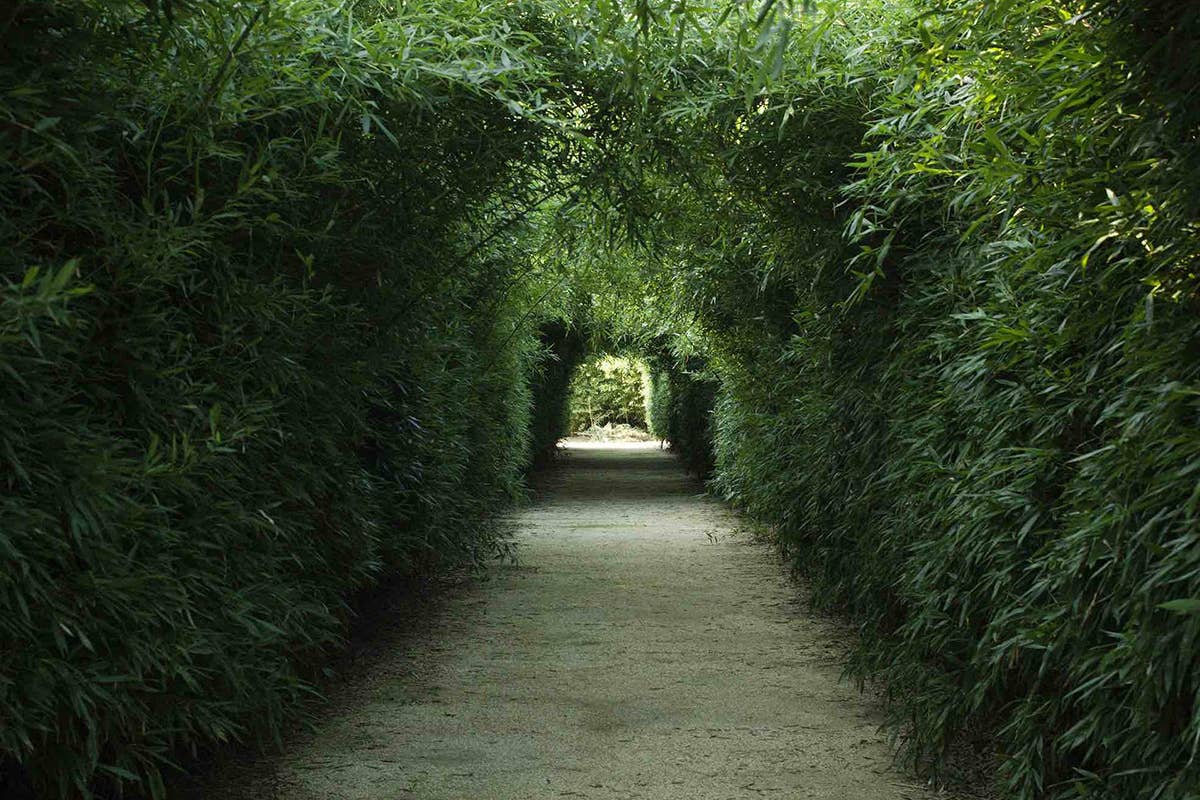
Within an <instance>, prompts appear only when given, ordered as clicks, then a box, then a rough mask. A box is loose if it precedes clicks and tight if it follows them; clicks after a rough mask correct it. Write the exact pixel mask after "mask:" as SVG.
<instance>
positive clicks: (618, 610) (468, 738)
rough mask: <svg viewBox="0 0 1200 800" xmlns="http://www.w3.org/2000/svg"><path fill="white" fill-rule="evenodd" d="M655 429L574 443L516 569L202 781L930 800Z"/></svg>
mask: <svg viewBox="0 0 1200 800" xmlns="http://www.w3.org/2000/svg"><path fill="white" fill-rule="evenodd" d="M698 492H699V487H698V486H697V485H696V484H695V483H694V482H692V481H690V480H689V479H688V478H687V477H685V475H684V474H683V472H682V471H681V469H680V468H679V466H678V465H677V464H676V463H675V461H674V459H672V458H671V457H670V456H669V455H668V454H666V453H664V452H662V451H660V450H659V449H658V447H657V445H654V444H623V445H622V444H586V443H575V444H574V445H573V446H571V447H570V448H569V449H568V451H567V453H566V455H565V457H564V464H563V465H562V466H561V467H559V468H558V469H557V470H556V471H555V472H554V473H553V474H552V475H551V477H550V479H549V482H548V485H547V487H546V491H545V496H544V497H542V498H541V499H539V501H538V502H536V503H534V504H533V505H531V506H530V507H529V508H527V509H525V510H524V511H522V512H520V514H519V515H518V518H517V519H516V527H517V538H518V541H519V563H518V564H516V565H511V566H504V567H499V568H497V569H496V570H495V572H494V574H493V576H492V578H491V579H490V580H488V581H485V582H481V583H476V584H469V585H468V586H467V587H466V588H465V589H463V590H462V591H461V592H456V593H455V595H454V596H453V597H451V598H450V599H449V600H447V601H446V603H445V604H444V607H443V608H442V609H441V611H440V613H439V619H437V620H436V624H433V625H430V626H429V627H428V630H426V631H425V632H423V633H420V634H418V635H416V636H415V637H409V638H407V639H404V640H402V641H400V642H398V643H397V644H395V645H394V646H392V649H390V650H386V651H385V652H383V653H381V654H379V655H378V656H377V658H375V659H374V661H373V663H372V665H371V668H370V670H369V671H366V672H364V674H362V675H360V676H357V677H355V678H354V679H353V680H351V681H349V682H348V684H347V685H345V686H343V687H340V689H338V690H337V691H335V692H334V694H333V696H332V697H331V703H330V709H329V711H328V712H327V714H326V716H325V717H324V718H323V720H322V721H321V722H319V723H318V725H317V726H316V729H315V730H314V731H313V732H311V733H305V734H303V735H298V736H297V737H295V738H294V740H293V741H291V742H289V743H288V746H287V748H286V751H285V753H284V754H283V755H282V756H278V757H275V758H271V759H266V760H264V761H263V762H261V763H257V764H252V765H249V766H248V767H247V766H243V767H242V768H241V769H239V770H237V771H236V773H235V774H230V775H227V776H225V784H226V785H224V786H221V787H219V788H217V789H213V790H212V791H211V792H210V793H209V796H213V797H216V796H221V797H228V798H255V799H256V800H257V799H258V798H277V799H286V800H318V799H319V800H401V799H403V798H420V799H421V800H451V799H453V800H460V799H461V800H529V799H530V798H563V797H571V798H594V799H595V800H610V799H615V798H644V799H646V800H667V799H668V798H670V799H671V800H725V799H726V798H738V799H739V800H740V799H741V798H788V800H792V799H793V798H794V799H795V800H800V799H801V798H820V799H821V800H901V799H904V800H918V799H920V800H923V799H924V798H928V797H932V796H933V795H932V794H931V793H928V792H926V791H924V790H923V789H921V788H919V787H916V786H913V782H912V780H911V779H910V778H907V777H906V776H904V775H902V774H899V773H897V772H894V771H893V770H892V769H891V755H890V751H889V749H888V746H887V744H886V741H885V739H884V737H883V736H882V735H881V734H880V733H879V731H878V716H877V711H876V710H875V709H874V708H873V706H872V704H871V702H870V700H869V699H868V698H865V697H864V696H862V695H860V694H859V693H858V692H857V691H856V690H855V689H854V687H853V686H851V685H848V684H847V683H846V682H844V681H841V680H840V679H839V677H840V673H841V669H840V666H839V655H840V653H841V651H842V647H843V644H842V643H841V642H839V641H838V638H837V637H838V630H837V629H836V627H834V626H832V625H830V624H828V623H827V622H822V621H820V620H818V619H814V618H813V617H812V616H811V615H809V614H808V613H807V612H806V610H805V608H804V606H803V604H802V603H801V602H800V599H799V593H798V590H797V588H796V586H795V584H794V583H792V582H791V581H790V580H789V579H788V577H787V574H786V570H785V569H784V567H783V566H782V565H781V564H780V563H779V561H778V559H777V558H776V557H775V556H774V554H773V553H772V552H771V550H770V548H769V547H767V546H766V545H763V544H761V543H757V542H755V541H753V540H752V538H751V537H750V536H749V535H748V534H747V533H745V532H743V531H740V530H739V526H738V522H737V518H736V515H734V514H732V513H730V512H728V511H726V510H725V509H724V508H722V507H721V506H720V505H719V504H718V503H716V502H714V501H711V500H708V499H705V498H702V497H700V496H698Z"/></svg>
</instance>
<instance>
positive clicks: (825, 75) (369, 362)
mask: <svg viewBox="0 0 1200 800" xmlns="http://www.w3.org/2000/svg"><path fill="white" fill-rule="evenodd" d="M5 17H6V19H4V20H0V25H3V26H5V27H3V28H2V29H0V31H2V35H3V37H4V45H5V47H6V58H5V61H4V64H3V65H0V78H2V81H0V83H2V85H4V86H5V87H6V88H5V89H4V93H3V95H2V96H0V120H2V122H0V152H2V154H3V159H0V203H2V204H3V208H4V214H3V215H2V216H0V242H2V243H3V247H2V248H0V374H3V376H4V380H3V381H0V484H2V488H3V491H2V492H0V514H2V518H3V519H4V527H3V530H0V553H3V554H4V559H5V567H6V568H5V569H4V570H3V571H2V572H0V612H3V613H0V714H2V716H3V718H4V720H5V724H4V726H3V727H0V753H3V755H4V758H6V759H7V760H8V762H9V765H11V764H14V763H19V764H22V765H24V767H25V768H26V769H27V770H28V771H29V772H31V773H32V774H33V775H34V776H35V777H36V779H37V781H38V783H39V790H40V791H41V792H42V793H44V794H46V795H47V796H56V795H57V796H68V795H71V794H86V792H87V788H88V786H89V785H94V784H95V783H96V781H97V780H99V781H101V782H103V781H108V782H110V783H113V784H125V785H137V786H138V787H139V788H140V789H143V790H147V791H149V792H150V793H151V794H161V793H162V790H161V783H162V780H161V774H162V771H163V769H164V767H165V766H166V765H167V764H169V763H171V761H172V760H174V759H177V758H178V757H180V755H181V754H183V755H186V754H188V753H189V752H195V751H196V750H198V749H203V748H206V747H209V746H211V745H213V744H214V743H218V742H223V741H226V740H229V739H231V738H245V737H248V736H251V735H257V736H270V735H272V734H274V733H276V732H277V731H278V730H279V729H280V725H281V723H282V720H283V719H284V718H285V717H286V716H287V714H288V712H289V710H290V709H293V708H294V707H295V706H296V705H297V703H298V701H299V699H300V698H302V697H304V696H305V695H307V694H310V693H311V692H312V691H313V681H312V677H313V675H314V673H315V671H316V670H317V669H318V668H319V665H320V664H321V663H322V661H323V659H324V658H325V657H326V655H327V652H328V649H329V648H330V647H332V646H335V645H336V643H337V642H338V640H339V637H340V635H341V631H342V627H343V623H344V617H345V610H344V599H345V597H346V596H347V595H348V593H350V592H352V591H353V590H355V589H356V588H359V587H363V586H366V585H369V584H370V583H372V582H373V581H375V580H376V579H377V576H378V575H379V574H380V573H381V572H383V571H385V570H415V569H430V568H435V567H436V566H438V565H441V564H448V563H463V562H467V563H478V562H480V561H481V560H483V559H484V558H486V557H487V555H488V554H489V553H491V552H493V551H494V550H495V548H496V546H497V542H496V541H495V537H494V533H493V532H492V529H491V528H490V527H489V526H488V524H487V520H488V518H489V515H490V513H491V512H492V511H493V510H494V509H495V508H497V507H498V506H499V505H500V504H501V503H502V501H503V500H504V499H505V498H507V497H511V496H513V495H515V494H516V493H517V492H518V491H519V490H520V480H521V475H522V471H523V470H524V469H525V468H526V467H527V466H528V465H529V464H530V463H531V461H532V460H533V459H534V458H536V457H537V456H539V455H541V454H544V453H546V452H548V451H549V450H550V449H552V448H553V445H554V443H555V442H556V441H557V440H558V438H559V437H560V436H561V435H562V434H563V433H564V432H565V431H566V430H567V429H568V426H569V424H570V420H569V418H568V410H569V405H568V387H569V381H570V376H571V375H572V373H573V372H574V371H575V370H576V368H577V367H578V365H579V364H581V363H582V362H583V361H584V359H585V358H586V357H587V353H588V352H589V351H591V352H604V351H609V350H611V351H613V352H630V353H632V352H636V351H641V352H643V353H646V354H647V358H648V360H649V363H651V364H652V367H653V368H652V378H651V380H650V387H649V404H648V405H649V407H648V419H647V421H648V423H649V425H650V427H651V429H652V430H653V431H654V432H655V433H656V434H657V435H659V436H661V437H664V438H666V439H668V440H669V441H670V442H671V443H672V445H673V447H674V448H675V449H676V450H677V451H678V452H679V453H680V454H681V456H682V457H683V458H684V459H685V460H686V461H687V463H688V464H689V465H690V466H691V467H692V468H693V469H695V470H696V471H697V472H700V473H703V474H708V475H711V477H712V482H711V486H712V488H713V490H714V491H715V492H717V493H719V494H721V495H722V496H724V497H726V498H727V499H729V500H730V501H731V502H733V503H736V504H738V505H739V506H742V507H744V508H746V509H747V510H748V511H749V512H750V513H752V514H754V515H755V516H757V517H759V518H761V519H763V520H766V521H767V522H769V523H771V525H772V528H773V529H774V530H775V531H776V532H777V535H778V537H779V541H780V543H781V545H783V547H784V548H785V549H786V550H788V551H789V552H790V553H791V554H792V556H793V557H794V559H795V563H796V565H797V567H798V568H800V569H803V570H804V571H805V572H807V573H808V574H809V575H810V576H811V577H812V580H813V581H814V583H815V585H816V589H817V592H816V597H817V598H819V601H820V602H821V603H823V604H826V605H828V606H831V607H837V608H841V609H844V610H845V611H847V612H848V613H850V614H852V615H853V616H854V617H855V618H856V619H857V620H858V621H859V622H860V629H861V631H862V636H861V641H860V646H859V648H858V651H857V653H856V654H855V656H854V658H853V661H852V663H851V668H852V670H853V671H854V673H855V674H857V675H860V676H868V675H869V676H875V677H877V678H880V679H882V681H883V682H884V685H885V686H886V692H887V697H888V698H889V701H890V709H891V720H892V723H893V725H894V728H895V730H896V731H897V733H898V734H899V736H900V737H901V739H902V741H903V742H904V743H905V745H906V747H907V752H908V754H909V756H910V757H911V758H912V759H913V760H914V762H916V763H917V764H919V765H921V766H923V767H929V768H932V769H935V770H936V769H939V768H941V767H942V766H943V756H944V755H945V753H946V752H947V751H948V750H949V749H950V748H951V745H952V744H953V743H954V741H955V740H956V737H958V736H959V735H960V734H961V733H962V732H963V731H968V732H972V733H975V732H979V731H981V730H986V731H989V732H990V733H991V734H992V735H993V736H994V737H995V741H996V744H997V758H998V760H999V762H1000V768H1001V769H1000V772H1001V777H1002V783H1003V784H1004V788H1005V791H1006V793H1007V795H1008V796H1010V797H1013V798H1019V800H1034V799H1035V798H1055V799H1058V798H1062V799H1063V800H1065V798H1068V797H1072V798H1077V797H1084V798H1096V800H1100V798H1105V799H1107V798H1120V799H1121V800H1185V799H1186V800H1192V799H1194V798H1195V797H1196V795H1197V791H1198V790H1197V787H1198V786H1200V772H1198V770H1200V766H1198V765H1200V759H1197V753H1198V752H1200V751H1198V750H1197V748H1198V746H1200V682H1198V679H1197V675H1200V661H1198V660H1197V659H1198V656H1197V653H1198V652H1200V647H1198V646H1197V641H1198V640H1200V614H1197V613H1195V612H1196V607H1197V602H1198V601H1200V563H1198V559H1200V557H1198V556H1197V553H1200V541H1198V539H1197V536H1198V533H1197V531H1200V518H1198V517H1200V500H1198V498H1200V491H1198V490H1197V480H1198V479H1200V478H1198V475H1200V472H1198V469H1197V465H1198V464H1200V435H1198V433H1197V431H1200V424H1198V423H1200V346H1198V344H1197V343H1198V342H1200V322H1198V321H1197V320H1200V314H1198V313H1197V312H1198V311H1200V298H1198V289H1200V287H1198V285H1197V268H1196V265H1197V263H1198V262H1200V227H1198V225H1197V220H1198V219H1200V180H1197V176H1198V175H1200V145H1198V144H1197V140H1196V136H1195V130H1196V126H1197V122H1198V119H1200V110H1198V108H1200V107H1198V106H1197V104H1196V103H1195V102H1194V99H1195V98H1194V86H1193V84H1194V76H1195V75H1196V74H1197V73H1198V72H1200V64H1198V63H1197V59H1198V55H1197V54H1200V48H1198V47H1196V46H1195V44H1196V41H1197V39H1198V35H1197V34H1198V27H1200V23H1198V21H1197V20H1198V14H1197V12H1196V10H1195V9H1192V8H1182V7H1178V6H1177V5H1176V4H1170V3H1166V2H1159V1H1158V0H1095V1H1094V2H1089V0H1080V1H1079V2H1076V3H1073V4H1072V3H1063V2H1057V0H1055V1H1054V2H1051V0H1036V1H1035V2H1023V3H1016V2H1011V0H1009V1H1005V2H984V1H983V0H953V2H950V3H943V4H929V3H924V2H920V1H919V0H912V2H911V3H910V2H904V3H887V4H883V3H867V2H846V3H844V4H842V3H829V4H822V5H821V6H820V7H819V8H817V7H816V6H815V5H814V4H803V5H801V6H794V5H793V6H789V5H788V4H779V3H767V4H763V5H761V6H760V7H758V8H751V7H748V6H744V5H742V4H735V5H733V6H729V7H723V8H721V9H709V8H705V7H690V6H689V7H685V6H683V5H674V6H670V7H669V8H668V7H667V6H665V5H661V4H654V3H638V4H636V5H635V7H634V9H633V11H632V14H624V13H622V10H621V8H620V6H619V5H617V4H612V3H601V4H599V5H593V4H590V3H582V2H580V3H574V2H567V1H566V0H563V1H562V2H555V3H546V4H540V3H535V2H532V0H530V2H521V3H516V4H503V5H491V6H487V5H484V6H481V5H478V4H475V3H472V2H469V0H420V1H419V2H415V3H405V4H404V6H403V8H402V10H400V11H396V10H393V9H391V8H390V7H388V6H384V5H382V4H376V3H373V2H360V3H350V4H343V5H339V6H338V7H336V8H334V7H330V6H329V5H326V4H323V3H321V2H317V0H284V1H283V2H274V3H271V4H269V5H265V4H264V5H261V6H260V5H256V4H246V3H240V2H239V3H227V4H222V5H220V6H218V5H205V4H186V5H184V4H178V3H169V4H165V5H160V4H157V3H146V4H142V3H133V2H111V3H96V2H91V0H53V1H52V2H42V3H23V4H19V5H18V6H17V7H16V9H15V10H14V11H13V12H11V14H8V13H6V15H5ZM582 375H583V377H584V378H585V380H586V379H587V378H588V376H589V375H590V377H591V378H595V377H596V375H594V374H592V373H588V372H584V373H582ZM630 386H632V383H631V384H630ZM592 388H593V389H595V388H596V387H592ZM627 388H628V387H627ZM631 391H632V390H630V392H631ZM630 392H626V396H624V397H623V398H617V399H614V400H613V402H612V403H611V405H612V406H613V407H614V408H618V407H620V408H624V409H625V411H629V412H631V411H632V406H634V405H637V404H638V403H635V401H634V400H633V399H632V394H631V393H630ZM637 392H638V402H640V396H641V385H640V382H639V384H638V386H637Z"/></svg>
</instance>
